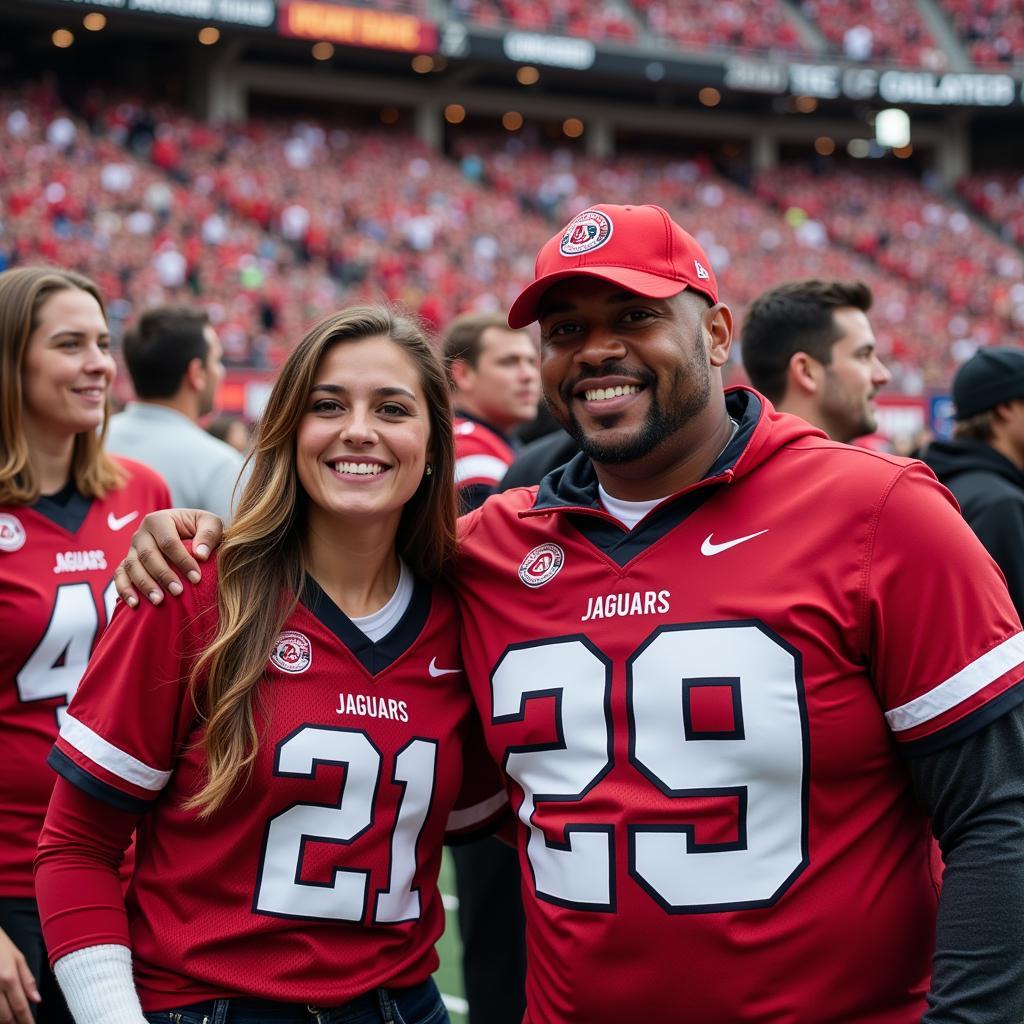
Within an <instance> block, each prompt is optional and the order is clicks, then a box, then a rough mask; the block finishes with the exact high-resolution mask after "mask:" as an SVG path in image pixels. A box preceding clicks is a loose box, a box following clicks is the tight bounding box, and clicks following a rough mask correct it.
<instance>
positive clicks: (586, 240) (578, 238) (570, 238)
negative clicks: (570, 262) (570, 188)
mask: <svg viewBox="0 0 1024 1024" xmlns="http://www.w3.org/2000/svg"><path fill="white" fill-rule="evenodd" d="M611 237H612V219H611V217H609V216H608V215H607V214H605V213H602V212H601V211H600V210H584V211H583V212H582V213H579V214H577V215H576V216H575V217H573V219H572V220H571V221H569V223H568V224H567V225H566V228H565V231H563V232H562V241H561V242H560V243H559V245H558V251H559V252H560V253H561V254H562V255H563V256H582V255H583V253H585V252H593V251H594V250H595V249H600V248H601V246H602V245H604V244H605V242H607V241H608V240H609V239H610V238H611Z"/></svg>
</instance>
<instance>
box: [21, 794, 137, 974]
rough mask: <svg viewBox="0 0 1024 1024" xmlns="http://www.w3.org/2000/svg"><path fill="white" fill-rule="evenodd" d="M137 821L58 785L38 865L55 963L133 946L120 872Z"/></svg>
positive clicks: (45, 927)
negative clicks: (97, 949)
mask: <svg viewBox="0 0 1024 1024" xmlns="http://www.w3.org/2000/svg"><path fill="white" fill-rule="evenodd" d="M136 818H137V816H136V815H135V814H131V813H129V812H126V811H118V810H115V809H114V808H113V807H110V806H108V805H107V804H105V803H101V802H100V801H99V800H96V799H94V798H93V797H91V796H89V795H88V794H86V793H84V792H82V791H81V790H79V789H78V788H77V787H75V786H73V785H71V784H70V783H68V782H66V781H65V780H64V779H58V780H57V785H56V786H54V788H53V796H52V798H51V799H50V806H49V809H48V810H47V812H46V822H45V824H44V825H43V830H42V832H41V833H40V836H39V847H38V851H37V853H36V861H35V878H36V900H37V902H38V905H39V920H40V923H41V925H42V928H43V937H44V939H45V940H46V948H47V950H48V952H49V955H50V963H51V964H53V963H56V961H57V960H59V959H60V958H61V957H62V956H65V955H66V954H68V953H73V952H74V951H75V950H76V949H84V948H85V947H86V946H100V945H104V944H106V943H113V944H115V945H118V946H129V947H130V946H131V937H130V934H129V928H128V915H127V913H126V911H125V903H124V896H123V889H122V885H121V879H120V876H119V873H118V869H119V866H120V864H121V858H122V855H123V854H124V851H125V848H126V847H127V846H128V844H129V842H130V841H131V836H132V829H134V827H135V822H136ZM83 893H88V894H89V898H88V899H87V900H84V899H83V896H82V894H83Z"/></svg>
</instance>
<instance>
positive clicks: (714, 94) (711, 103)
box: [697, 85, 722, 107]
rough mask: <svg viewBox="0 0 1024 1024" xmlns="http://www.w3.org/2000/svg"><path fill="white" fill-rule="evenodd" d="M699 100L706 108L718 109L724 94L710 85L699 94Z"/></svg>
mask: <svg viewBox="0 0 1024 1024" xmlns="http://www.w3.org/2000/svg"><path fill="white" fill-rule="evenodd" d="M697 99H699V100H700V101H701V103H703V104H704V106H705V107H717V106H718V104H719V103H721V102H722V94H721V93H720V92H719V91H718V90H717V89H715V88H713V87H712V86H710V85H706V86H704V88H703V89H701V91H700V92H699V93H697Z"/></svg>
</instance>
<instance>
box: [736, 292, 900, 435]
mask: <svg viewBox="0 0 1024 1024" xmlns="http://www.w3.org/2000/svg"><path fill="white" fill-rule="evenodd" d="M871 302H872V295H871V289H870V288H869V287H868V286H867V285H866V284H864V282H863V281H820V280H807V281H789V282H786V283H785V284H781V285H778V286H777V287H775V288H772V289H770V290H769V291H767V292H765V293H764V294H762V295H759V296H758V297H757V298H756V299H754V301H753V302H752V303H751V304H750V308H749V309H748V310H747V316H746V319H745V320H744V322H743V334H742V352H743V366H744V369H746V371H747V376H748V377H749V378H750V383H751V384H753V385H754V387H755V388H757V389H758V390H759V391H760V392H761V393H762V394H763V395H765V396H766V397H767V398H768V400H769V401H770V402H772V403H773V404H774V406H775V407H776V408H777V409H779V410H780V411H782V412H790V413H793V414H794V415H796V416H800V417H801V418H802V419H805V420H807V422H808V423H811V424H813V425H814V426H816V427H819V428H820V429H821V430H823V431H825V433H826V434H828V436H829V437H831V438H832V440H833V441H843V442H844V443H849V442H850V441H852V440H853V439H854V438H857V437H863V436H864V435H866V434H873V433H874V432H875V431H876V430H877V429H878V420H877V417H876V415H875V406H874V398H875V395H876V394H878V391H879V389H880V388H883V387H885V385H886V384H888V383H889V381H890V379H891V376H890V374H889V371H888V370H887V369H886V368H885V365H884V364H883V363H882V361H881V360H880V359H879V358H878V353H877V352H876V346H875V334H874V331H872V329H871V323H870V321H869V320H868V316H867V313H868V310H869V309H870V308H871Z"/></svg>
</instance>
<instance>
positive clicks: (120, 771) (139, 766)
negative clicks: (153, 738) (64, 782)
mask: <svg viewBox="0 0 1024 1024" xmlns="http://www.w3.org/2000/svg"><path fill="white" fill-rule="evenodd" d="M60 736H61V739H62V740H64V742H65V743H68V744H70V745H71V746H72V747H74V748H75V750H77V751H78V752H79V753H81V754H84V755H85V756H86V757H87V758H89V760H90V761H92V762H93V763H94V764H98V765H99V766H100V767H101V768H105V769H106V770H107V771H108V772H110V774H111V775H116V776H117V777H118V778H119V779H124V781H125V782H130V783H131V784H132V785H133V786H140V787H141V788H142V789H148V790H150V791H151V792H154V793H158V792H159V791H160V790H161V789H163V788H164V786H166V785H167V780H168V779H169V778H170V777H171V773H170V772H161V771H158V770H157V769H156V768H150V767H149V765H148V764H144V763H143V762H142V761H140V760H139V759H138V758H135V757H132V755H131V754H128V753H125V751H123V750H121V749H120V748H119V747H115V746H114V744H113V743H110V742H109V741H107V740H105V739H104V738H103V737H102V736H101V735H100V734H99V733H98V732H93V731H92V729H90V728H89V726H87V725H83V724H82V723H81V722H80V721H78V719H77V718H72V716H71V715H66V716H65V718H64V724H63V725H62V726H61V728H60Z"/></svg>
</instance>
